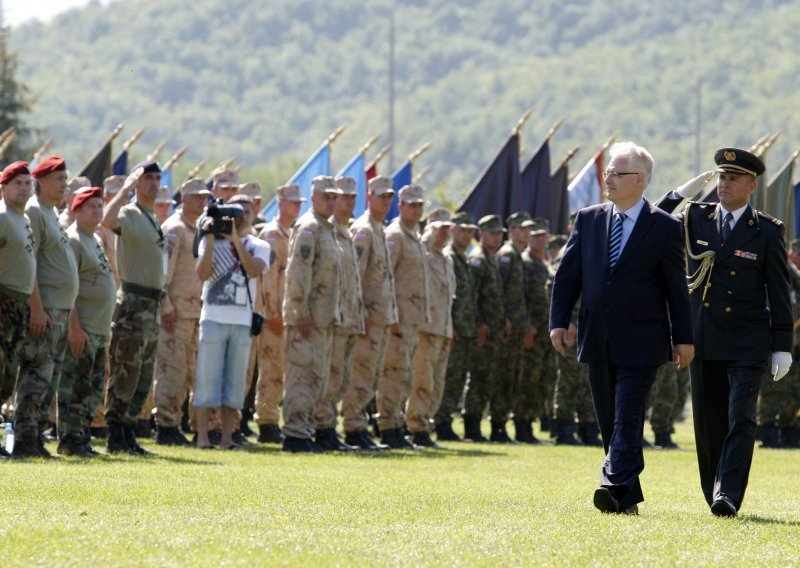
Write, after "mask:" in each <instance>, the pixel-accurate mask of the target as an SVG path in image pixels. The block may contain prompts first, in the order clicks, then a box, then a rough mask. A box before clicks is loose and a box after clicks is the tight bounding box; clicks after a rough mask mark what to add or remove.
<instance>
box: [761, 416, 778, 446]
mask: <svg viewBox="0 0 800 568" xmlns="http://www.w3.org/2000/svg"><path fill="white" fill-rule="evenodd" d="M759 447H761V448H782V447H783V446H782V445H781V441H780V432H779V431H778V427H777V426H776V425H775V423H774V422H770V423H769V424H764V425H763V426H762V427H761V446H759Z"/></svg>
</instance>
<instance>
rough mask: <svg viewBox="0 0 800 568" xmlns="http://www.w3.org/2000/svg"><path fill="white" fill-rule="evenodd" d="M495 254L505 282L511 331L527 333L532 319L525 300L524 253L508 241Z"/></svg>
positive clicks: (504, 290) (504, 297)
mask: <svg viewBox="0 0 800 568" xmlns="http://www.w3.org/2000/svg"><path fill="white" fill-rule="evenodd" d="M494 256H495V259H496V260H497V270H498V271H499V272H500V280H502V282H503V300H504V302H505V305H506V317H507V318H508V319H509V321H511V333H526V332H527V331H528V330H529V329H530V328H531V319H530V316H529V314H528V307H527V305H526V302H525V268H524V267H523V263H522V255H521V254H520V253H519V252H517V249H515V248H514V245H512V244H511V241H506V242H505V243H504V244H503V246H501V247H500V250H498V251H497V253H496V254H495V255H494Z"/></svg>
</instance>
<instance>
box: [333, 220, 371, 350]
mask: <svg viewBox="0 0 800 568" xmlns="http://www.w3.org/2000/svg"><path fill="white" fill-rule="evenodd" d="M331 223H333V232H334V234H335V235H336V244H337V245H338V247H339V254H340V255H341V264H342V283H341V286H340V288H339V306H340V307H341V309H342V327H344V328H346V329H347V330H348V331H349V332H351V333H359V334H361V333H364V303H363V300H362V298H361V278H360V276H359V274H358V259H357V258H356V251H355V248H354V247H353V241H351V240H350V231H349V229H348V228H347V227H346V226H344V225H340V224H338V223H337V222H336V220H335V219H334V218H333V217H331Z"/></svg>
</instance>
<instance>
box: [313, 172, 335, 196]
mask: <svg viewBox="0 0 800 568" xmlns="http://www.w3.org/2000/svg"><path fill="white" fill-rule="evenodd" d="M311 191H314V192H316V191H323V192H325V193H342V190H341V189H339V188H338V187H336V180H335V179H333V176H317V177H315V178H314V179H312V180H311Z"/></svg>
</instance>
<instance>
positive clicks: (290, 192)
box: [275, 183, 308, 201]
mask: <svg viewBox="0 0 800 568" xmlns="http://www.w3.org/2000/svg"><path fill="white" fill-rule="evenodd" d="M275 194H276V195H277V196H278V199H280V200H281V201H308V200H307V199H306V198H305V197H302V196H301V195H300V186H299V185H297V184H296V183H287V184H286V185H282V186H280V187H279V188H278V189H277V190H276V191H275Z"/></svg>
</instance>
